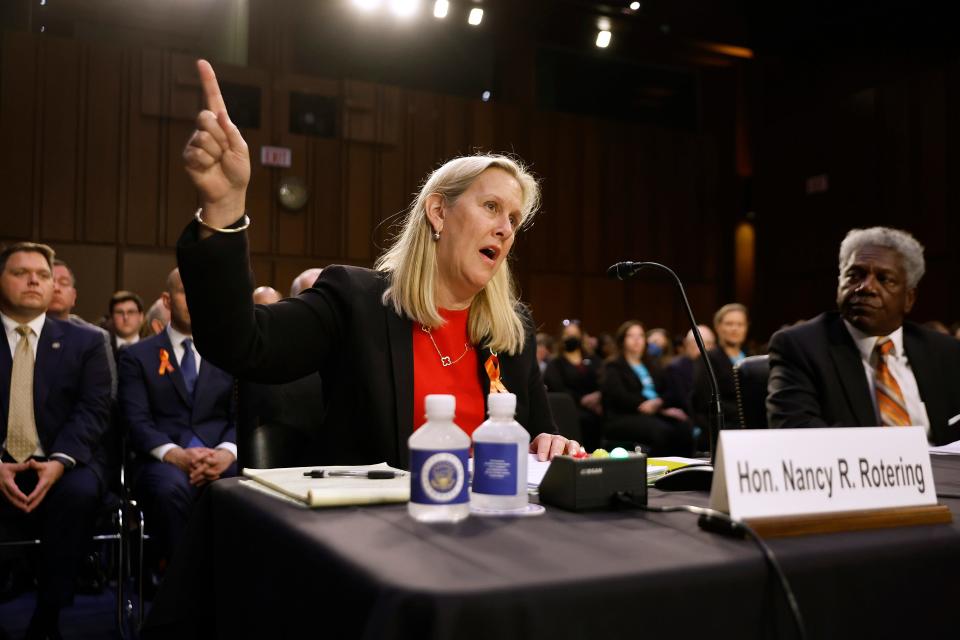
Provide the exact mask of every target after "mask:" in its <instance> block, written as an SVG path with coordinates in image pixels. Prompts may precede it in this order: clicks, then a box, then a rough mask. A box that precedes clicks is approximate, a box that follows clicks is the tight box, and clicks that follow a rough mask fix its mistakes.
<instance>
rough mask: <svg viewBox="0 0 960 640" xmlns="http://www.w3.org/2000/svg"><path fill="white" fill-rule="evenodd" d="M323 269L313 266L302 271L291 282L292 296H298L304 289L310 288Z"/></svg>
mask: <svg viewBox="0 0 960 640" xmlns="http://www.w3.org/2000/svg"><path fill="white" fill-rule="evenodd" d="M322 272H323V269H321V268H320V267H311V268H310V269H307V270H305V271H303V272H301V273H300V275H298V276H297V277H296V278H294V279H293V282H291V283H290V297H291V298H296V297H297V296H298V295H300V292H301V291H303V290H304V289H309V288H310V287H312V286H313V283H314V282H316V281H317V278H319V277H320V274H321V273H322Z"/></svg>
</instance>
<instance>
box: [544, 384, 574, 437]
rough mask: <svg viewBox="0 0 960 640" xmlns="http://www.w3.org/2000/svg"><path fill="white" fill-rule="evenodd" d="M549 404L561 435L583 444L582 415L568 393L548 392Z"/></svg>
mask: <svg viewBox="0 0 960 640" xmlns="http://www.w3.org/2000/svg"><path fill="white" fill-rule="evenodd" d="M547 402H548V403H549V404H550V412H551V413H552V414H553V420H554V422H556V424H557V429H559V430H560V435H562V436H563V437H564V438H569V439H570V440H576V441H577V442H580V443H582V442H583V434H582V433H581V432H580V415H579V413H578V411H577V405H576V404H575V403H574V402H573V398H571V397H570V396H569V395H568V394H566V393H559V392H557V391H548V392H547Z"/></svg>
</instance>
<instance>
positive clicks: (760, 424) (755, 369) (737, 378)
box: [733, 355, 770, 429]
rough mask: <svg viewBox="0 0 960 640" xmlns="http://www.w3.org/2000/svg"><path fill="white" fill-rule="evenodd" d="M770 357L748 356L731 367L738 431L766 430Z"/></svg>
mask: <svg viewBox="0 0 960 640" xmlns="http://www.w3.org/2000/svg"><path fill="white" fill-rule="evenodd" d="M769 377H770V356H767V355H763V356H749V357H747V358H744V359H743V360H741V361H740V362H739V363H737V364H736V365H735V366H734V367H733V381H734V384H735V386H736V388H737V415H738V416H739V418H740V424H739V426H738V428H740V429H766V428H767V378H769Z"/></svg>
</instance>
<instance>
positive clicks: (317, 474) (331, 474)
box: [303, 469, 403, 480]
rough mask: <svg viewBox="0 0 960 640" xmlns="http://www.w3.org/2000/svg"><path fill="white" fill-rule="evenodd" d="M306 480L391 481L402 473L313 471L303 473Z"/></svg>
mask: <svg viewBox="0 0 960 640" xmlns="http://www.w3.org/2000/svg"><path fill="white" fill-rule="evenodd" d="M303 475H304V477H306V478H367V479H369V480H392V479H393V478H396V477H397V476H400V475H403V474H402V472H401V473H398V472H396V471H390V470H389V469H371V470H370V471H326V470H324V469H313V470H311V471H304V472H303Z"/></svg>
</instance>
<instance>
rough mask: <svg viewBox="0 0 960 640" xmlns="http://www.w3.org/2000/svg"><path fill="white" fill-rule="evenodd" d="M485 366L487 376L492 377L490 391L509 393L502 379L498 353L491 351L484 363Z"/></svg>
mask: <svg viewBox="0 0 960 640" xmlns="http://www.w3.org/2000/svg"><path fill="white" fill-rule="evenodd" d="M483 368H484V369H486V370H487V376H488V377H489V378H490V393H509V391H507V388H506V387H505V386H504V385H503V382H502V381H501V380H500V359H499V358H497V354H495V353H491V354H490V357H489V358H487V361H486V362H484V363H483Z"/></svg>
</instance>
